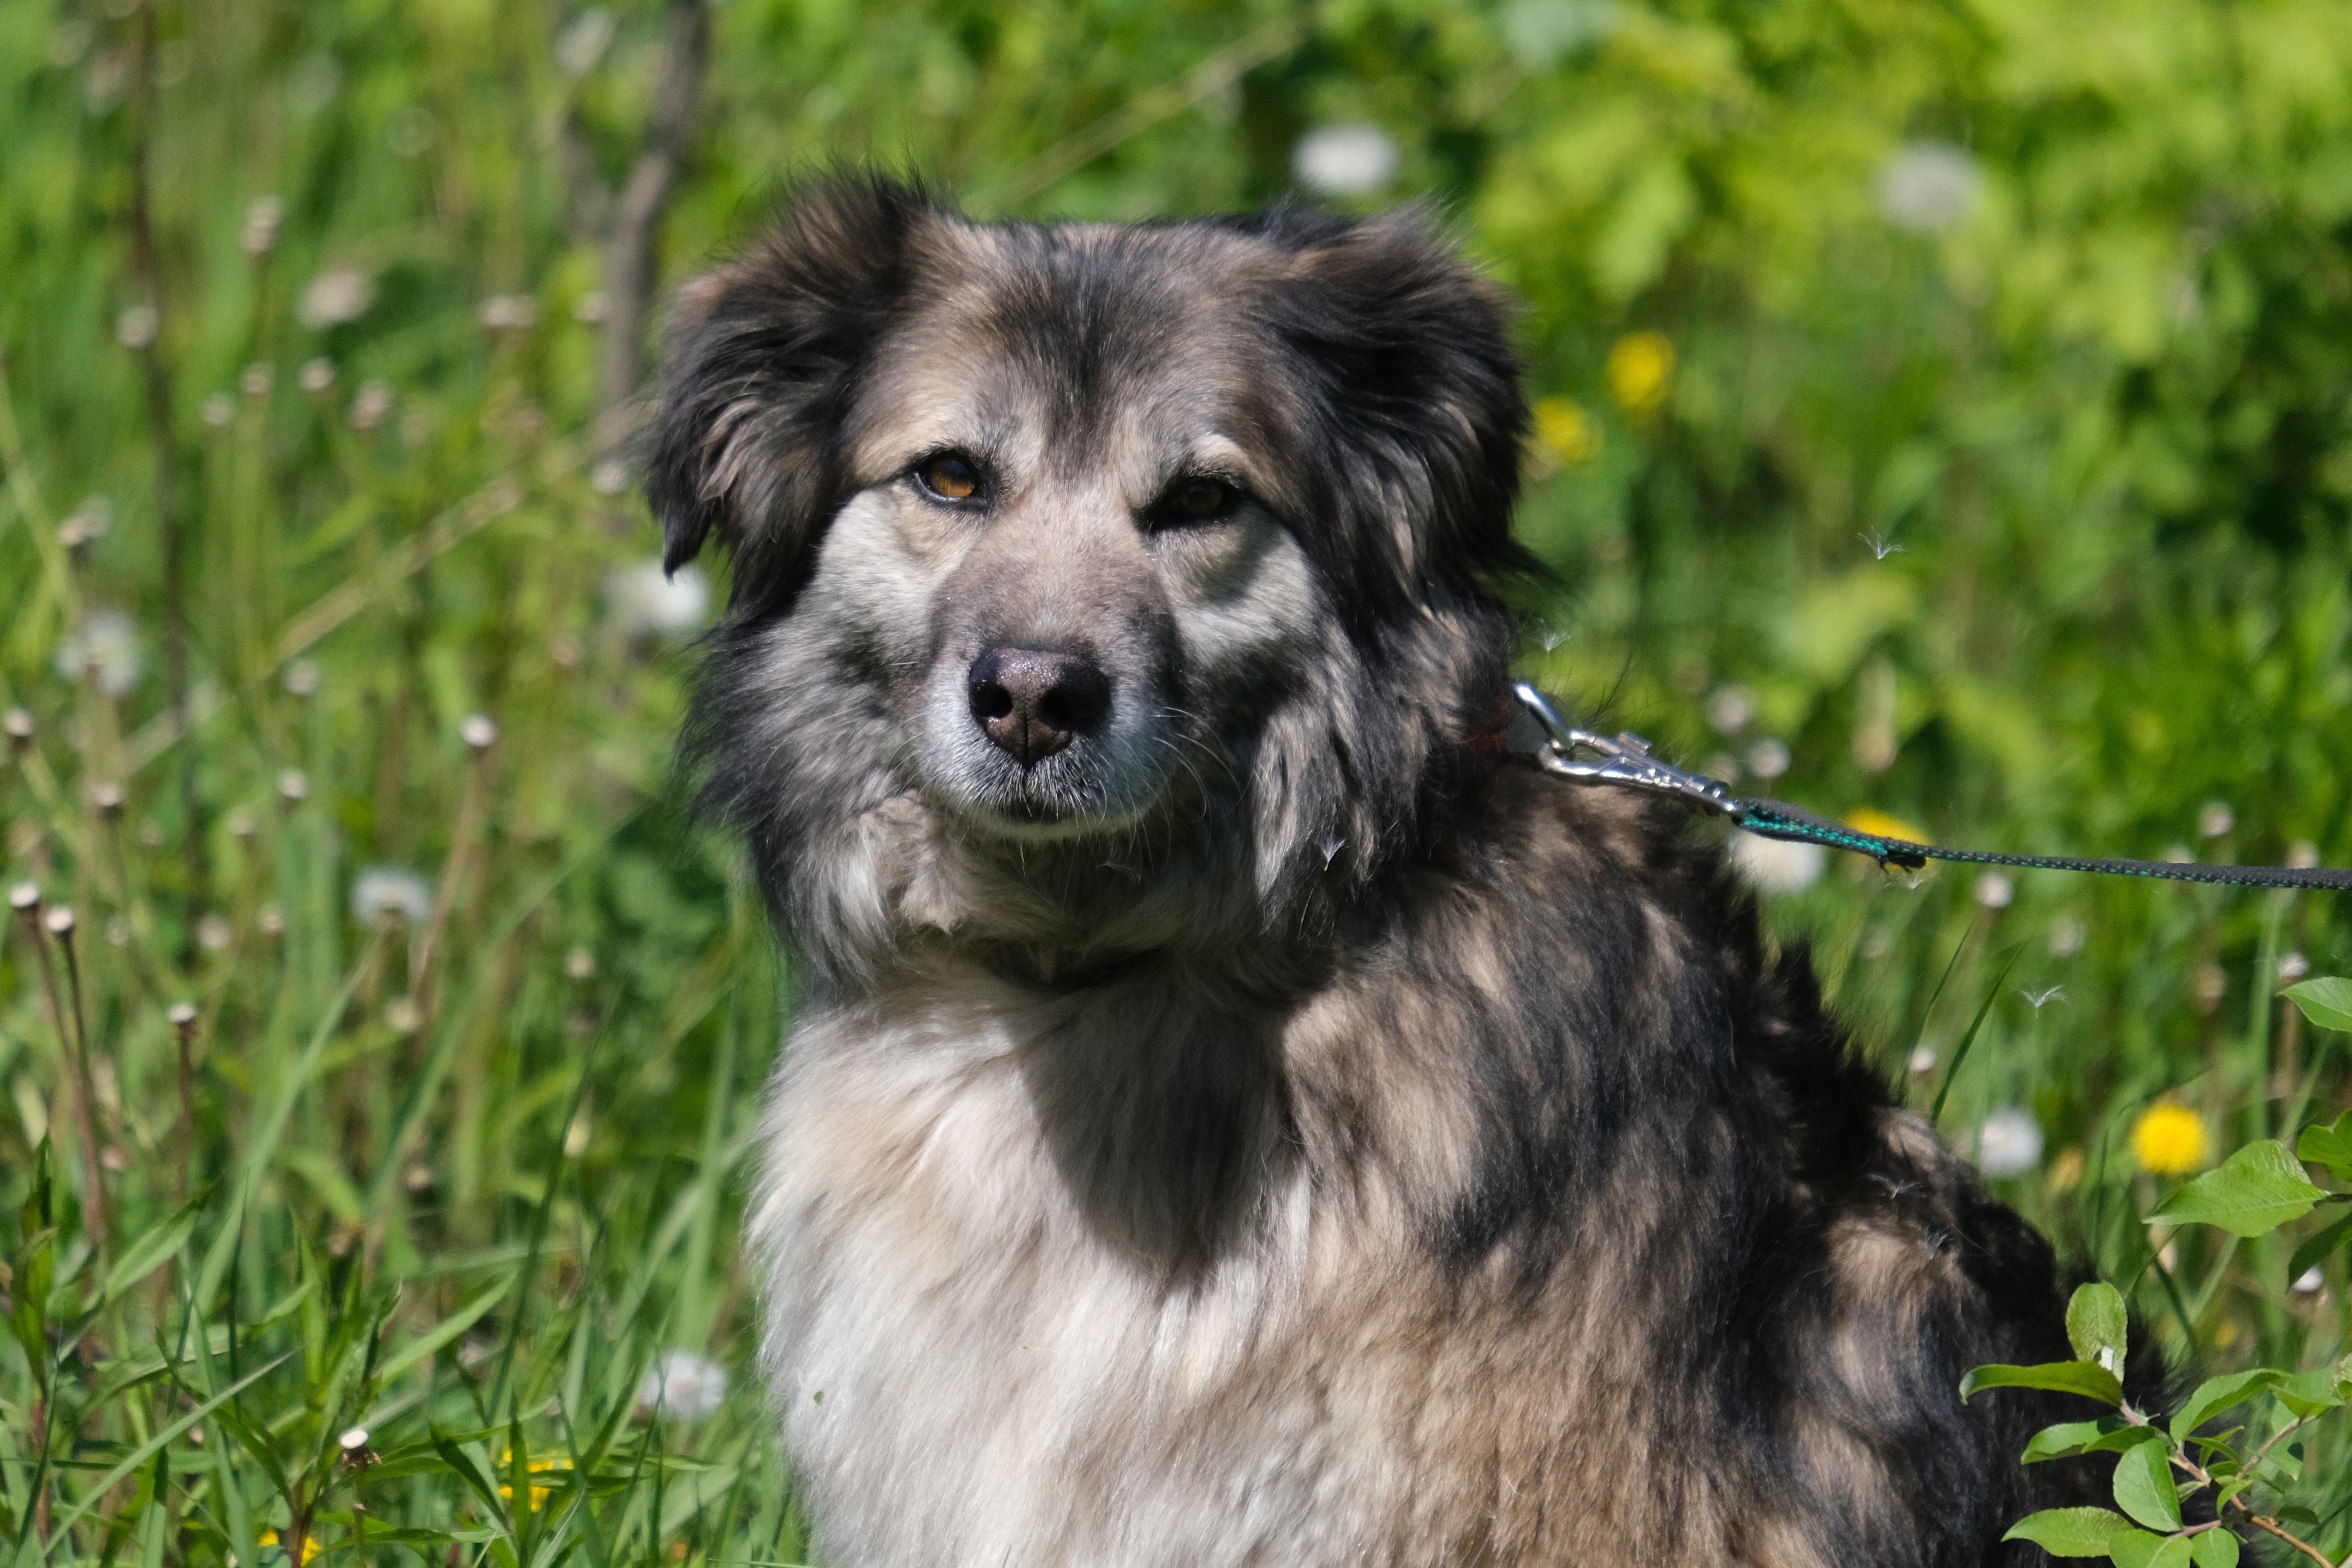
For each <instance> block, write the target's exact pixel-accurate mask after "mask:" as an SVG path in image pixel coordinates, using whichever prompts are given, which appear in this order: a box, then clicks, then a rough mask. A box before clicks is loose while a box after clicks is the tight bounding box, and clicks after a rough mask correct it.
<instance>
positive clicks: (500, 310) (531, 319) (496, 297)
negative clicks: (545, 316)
mask: <svg viewBox="0 0 2352 1568" xmlns="http://www.w3.org/2000/svg"><path fill="white" fill-rule="evenodd" d="M481 314H482V325H483V326H485V327H488V328H489V329H490V330H491V331H493V332H528V331H529V330H530V329H531V328H533V327H535V326H537V325H538V324H539V302H538V301H537V300H535V299H533V298H532V297H531V296H530V295H528V294H493V295H491V296H490V297H489V298H488V299H486V300H484V301H482V313H481Z"/></svg>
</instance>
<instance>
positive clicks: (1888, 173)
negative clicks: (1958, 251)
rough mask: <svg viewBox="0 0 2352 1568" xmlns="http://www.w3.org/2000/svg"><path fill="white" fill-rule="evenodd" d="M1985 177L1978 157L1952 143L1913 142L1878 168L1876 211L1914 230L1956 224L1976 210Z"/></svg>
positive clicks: (1934, 229) (1898, 225) (1932, 231)
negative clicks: (1980, 169) (1980, 170)
mask: <svg viewBox="0 0 2352 1568" xmlns="http://www.w3.org/2000/svg"><path fill="white" fill-rule="evenodd" d="M1983 192H1984V176H1983V175H1982V174H1981V173H1979V172H1978V171H1977V167H1976V160H1975V159H1973V158H1971V157H1969V156H1968V154H1967V153H1965V152H1963V151H1962V150H1961V149H1959V148H1957V147H1955V146H1953V145H1952V144H1951V143H1950V142H1913V143H1911V144H1910V145H1909V146H1907V147H1904V148H1902V149H1901V150H1900V151H1898V152H1896V153H1895V155H1894V156H1893V157H1891V158H1889V159H1887V161H1886V162H1885V164H1884V165H1882V166H1881V167H1880V169H1879V171H1878V210H1879V212H1880V214H1881V215H1883V216H1884V217H1885V218H1886V220H1887V222H1889V223H1891V224H1893V225H1894V226H1895V227H1896V228H1898V229H1908V230H1910V231H1911V232H1912V233H1914V234H1936V233H1940V232H1942V231H1943V230H1945V229H1949V228H1954V227H1956V226H1958V225H1959V224H1961V223H1964V222H1966V221H1967V219H1968V215H1969V214H1970V213H1972V212H1974V211H1975V210H1976V203H1977V199H1978V197H1979V196H1981V195H1982V194H1983Z"/></svg>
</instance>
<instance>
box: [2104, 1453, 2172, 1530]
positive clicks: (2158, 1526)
mask: <svg viewBox="0 0 2352 1568" xmlns="http://www.w3.org/2000/svg"><path fill="white" fill-rule="evenodd" d="M2115 1502H2116V1506H2117V1507H2119V1508H2121V1509H2122V1510H2123V1511H2124V1512H2125V1513H2127V1514H2130V1515H2131V1516H2132V1517H2133V1518H2134V1519H2137V1520H2138V1521H2139V1522H2140V1523H2142V1524H2144V1525H2146V1526H2147V1527H2148V1528H2149V1529H2151V1530H2167V1531H2169V1530H2177V1529H2179V1528H2180V1526H2181V1512H2180V1491H2179V1489H2178V1488H2176V1487H2175V1486H2174V1485H2173V1484H2172V1446H2171V1445H2170V1444H2168V1443H2141V1444H2138V1445H2136V1446H2135V1447H2131V1448H2127V1449H2125V1450H2124V1451H2123V1453H2122V1455H2121V1457H2119V1458H2118V1459H2117V1460H2116V1461H2115ZM2184 1555H2185V1554H2184Z"/></svg>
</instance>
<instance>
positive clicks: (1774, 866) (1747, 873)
mask: <svg viewBox="0 0 2352 1568" xmlns="http://www.w3.org/2000/svg"><path fill="white" fill-rule="evenodd" d="M1731 863H1732V866H1733V867H1734V868H1735V869H1736V870H1738V872H1739V874H1740V875H1741V876H1743V877H1746V878H1747V879H1748V881H1749V883H1750V884H1751V885H1753V886H1754V887H1756V888H1757V889H1758V890H1759V891H1762V892H1766V893H1802V892H1803V891H1805V889H1807V888H1809V887H1811V886H1812V885H1813V884H1814V883H1816V882H1818V881H1820V880H1821V870H1822V868H1823V867H1824V866H1826V865H1827V864H1828V863H1829V851H1828V850H1826V849H1823V848H1822V847H1821V846H1820V845H1819V844H1793V843H1790V842H1789V841H1787V840H1785V839H1777V838H1765V837H1764V836H1763V835H1762V834H1758V833H1734V834H1733V835H1732V836H1731Z"/></svg>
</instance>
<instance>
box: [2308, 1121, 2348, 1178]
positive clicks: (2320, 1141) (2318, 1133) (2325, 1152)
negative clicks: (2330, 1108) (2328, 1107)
mask: <svg viewBox="0 0 2352 1568" xmlns="http://www.w3.org/2000/svg"><path fill="white" fill-rule="evenodd" d="M2295 1152H2296V1154H2298V1155H2300V1156H2301V1157H2302V1158H2304V1159H2306V1160H2309V1161H2310V1162H2311V1163H2312V1164H2314V1165H2324V1166H2326V1167H2327V1168H2328V1174H2330V1175H2332V1176H2334V1177H2335V1178H2336V1180H2338V1181H2352V1111H2346V1112H2345V1113H2344V1114H2343V1115H2341V1116H2339V1117H2337V1118H2336V1123H2335V1125H2334V1126H2332V1127H2322V1126H2318V1125H2316V1124H2315V1125H2313V1126H2310V1127H2306V1128H2304V1129H2303V1136H2302V1137H2300V1138H2298V1139H2296V1140H2295Z"/></svg>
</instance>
